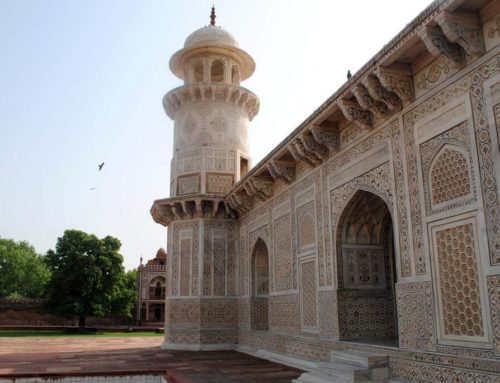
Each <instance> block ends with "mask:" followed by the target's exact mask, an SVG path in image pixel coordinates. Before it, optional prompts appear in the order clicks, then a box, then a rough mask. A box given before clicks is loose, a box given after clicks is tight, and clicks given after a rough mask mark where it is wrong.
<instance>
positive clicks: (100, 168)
mask: <svg viewBox="0 0 500 383" xmlns="http://www.w3.org/2000/svg"><path fill="white" fill-rule="evenodd" d="M103 166H104V162H103V163H102V164H99V171H101V170H102V167H103Z"/></svg>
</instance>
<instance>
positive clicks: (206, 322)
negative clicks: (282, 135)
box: [151, 8, 259, 349]
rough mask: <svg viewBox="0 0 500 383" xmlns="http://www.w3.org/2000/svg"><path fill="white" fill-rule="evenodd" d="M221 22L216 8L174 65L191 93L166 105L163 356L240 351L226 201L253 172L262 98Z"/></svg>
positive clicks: (160, 216)
mask: <svg viewBox="0 0 500 383" xmlns="http://www.w3.org/2000/svg"><path fill="white" fill-rule="evenodd" d="M215 18H216V15H215V9H214V8H212V13H211V15H210V25H208V26H206V27H203V28H200V29H198V30H197V31H195V32H193V33H192V34H191V35H189V36H188V37H187V39H186V41H185V43H184V48H182V49H181V50H179V51H178V52H176V53H175V54H174V55H173V56H172V58H171V59H170V69H171V71H172V72H173V73H174V74H175V75H176V76H177V77H179V78H180V79H181V80H183V81H184V84H183V85H181V86H179V87H177V88H175V89H173V90H171V91H170V92H168V93H167V94H166V95H165V97H164V98H163V107H164V108H165V111H166V113H167V115H168V116H169V117H170V118H171V119H172V120H174V148H173V149H174V150H173V158H172V162H171V171H170V198H166V199H162V200H157V201H155V202H154V204H153V207H152V208H151V214H152V216H153V219H154V220H155V221H156V222H157V223H160V224H162V225H164V226H168V250H167V252H168V254H169V257H168V262H169V264H168V266H167V271H168V275H167V292H166V305H165V318H166V319H165V343H164V345H163V347H165V348H175V349H203V348H209V349H213V348H232V347H233V345H234V344H235V343H236V342H237V321H236V318H237V316H238V314H237V311H236V306H237V305H236V275H235V269H236V268H235V262H236V259H235V240H236V238H237V228H236V220H235V215H234V212H233V211H232V209H231V208H230V207H229V206H228V205H227V204H226V202H225V201H224V197H225V195H226V193H227V192H228V191H229V190H230V189H231V188H232V187H233V185H234V184H235V183H236V182H238V180H239V179H240V178H241V177H243V176H244V175H245V173H246V172H247V171H248V170H249V168H250V165H251V163H250V156H249V148H248V126H249V122H250V121H251V120H252V118H253V117H254V116H255V115H256V114H257V113H258V110H259V99H258V98H257V96H256V95H255V94H253V93H252V92H250V91H249V90H248V89H245V88H243V87H242V86H240V82H241V81H243V80H245V79H247V78H249V77H250V76H251V75H252V73H253V71H254V69H255V63H254V61H253V59H252V57H251V56H250V55H249V54H248V53H246V52H245V51H243V50H242V49H241V48H240V47H239V44H238V42H237V41H236V39H235V38H234V37H233V36H232V35H231V34H230V33H229V32H227V31H226V30H224V29H222V28H221V27H218V26H216V23H215ZM214 315H215V316H216V317H213V316H214Z"/></svg>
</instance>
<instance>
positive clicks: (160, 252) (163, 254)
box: [155, 247, 167, 258]
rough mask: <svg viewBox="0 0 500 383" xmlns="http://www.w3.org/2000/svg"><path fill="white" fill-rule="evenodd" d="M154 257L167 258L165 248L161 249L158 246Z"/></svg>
mask: <svg viewBox="0 0 500 383" xmlns="http://www.w3.org/2000/svg"><path fill="white" fill-rule="evenodd" d="M155 258H167V252H166V251H165V249H163V247H160V248H159V249H158V251H157V252H156V257H155Z"/></svg>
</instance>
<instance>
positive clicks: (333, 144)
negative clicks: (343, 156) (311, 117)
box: [309, 125, 339, 151]
mask: <svg viewBox="0 0 500 383" xmlns="http://www.w3.org/2000/svg"><path fill="white" fill-rule="evenodd" d="M309 131H310V132H311V135H312V136H313V137H314V139H315V140H316V141H317V142H318V143H320V144H322V145H324V146H326V147H327V148H328V149H329V150H332V151H338V150H339V131H338V128H334V129H331V128H325V127H322V126H319V125H312V126H311V127H310V129H309Z"/></svg>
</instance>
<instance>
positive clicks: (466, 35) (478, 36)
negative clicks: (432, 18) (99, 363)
mask: <svg viewBox="0 0 500 383" xmlns="http://www.w3.org/2000/svg"><path fill="white" fill-rule="evenodd" d="M436 22H437V23H438V24H439V26H440V27H441V29H442V31H443V33H444V34H445V36H446V37H447V38H448V40H450V41H451V42H452V43H456V44H458V45H460V46H461V47H462V48H463V50H464V51H465V53H466V54H467V55H469V56H472V57H479V56H481V55H482V54H483V53H484V41H483V35H482V33H481V22H480V20H479V15H478V14H477V13H475V12H449V11H443V12H442V13H440V14H439V15H438V16H437V17H436Z"/></svg>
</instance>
